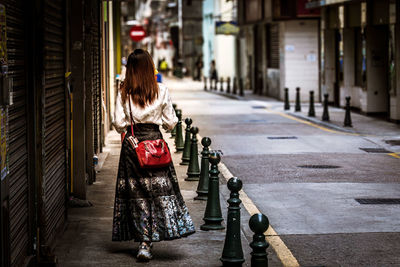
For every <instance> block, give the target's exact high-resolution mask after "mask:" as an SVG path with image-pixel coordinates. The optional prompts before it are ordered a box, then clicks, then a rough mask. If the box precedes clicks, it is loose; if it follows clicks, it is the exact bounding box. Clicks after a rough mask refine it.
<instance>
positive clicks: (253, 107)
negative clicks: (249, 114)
mask: <svg viewBox="0 0 400 267" xmlns="http://www.w3.org/2000/svg"><path fill="white" fill-rule="evenodd" d="M251 108H252V109H264V108H266V106H251Z"/></svg>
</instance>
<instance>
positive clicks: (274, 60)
mask: <svg viewBox="0 0 400 267" xmlns="http://www.w3.org/2000/svg"><path fill="white" fill-rule="evenodd" d="M270 38H271V39H270V42H271V43H270V46H271V56H270V59H271V65H270V66H271V68H273V69H279V25H278V24H271V34H270Z"/></svg>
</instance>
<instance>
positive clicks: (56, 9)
mask: <svg viewBox="0 0 400 267" xmlns="http://www.w3.org/2000/svg"><path fill="white" fill-rule="evenodd" d="M64 6H65V5H64V1H63V0H46V1H44V12H43V14H44V18H43V19H44V34H43V35H44V40H43V41H44V51H43V52H44V62H43V63H44V83H43V87H44V88H43V94H44V96H43V97H44V103H45V104H44V107H43V109H44V110H43V136H42V138H43V150H44V151H43V152H44V155H43V156H44V159H43V162H44V173H43V180H42V183H43V184H42V188H43V195H42V201H43V206H42V214H41V216H42V218H41V220H42V227H43V228H44V229H42V230H41V231H42V238H43V241H44V242H45V243H46V244H47V245H50V244H51V243H52V242H53V240H54V238H55V237H56V235H57V232H58V230H59V228H60V227H61V226H63V224H64V222H65V219H66V174H67V172H66V130H65V129H66V121H65V113H66V105H65V95H66V93H65V85H64V81H65V79H64V73H65V66H64V64H65V63H64V57H65V55H64V50H65V48H64V44H65V37H64V23H65V19H64V16H65V13H64ZM43 241H42V242H43Z"/></svg>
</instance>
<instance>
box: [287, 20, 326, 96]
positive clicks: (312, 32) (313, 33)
mask: <svg viewBox="0 0 400 267" xmlns="http://www.w3.org/2000/svg"><path fill="white" fill-rule="evenodd" d="M281 23H282V24H283V26H281V27H280V30H281V31H282V32H281V40H280V41H281V42H280V43H281V44H280V46H281V66H280V67H281V80H282V84H281V85H283V86H282V87H281V96H282V95H283V90H284V88H285V87H287V88H289V98H290V99H291V100H293V99H295V92H296V91H295V88H296V87H300V88H301V100H302V101H308V100H309V91H311V90H313V91H314V95H315V100H316V101H317V100H318V98H319V85H318V83H319V78H318V77H319V63H318V62H319V51H318V36H319V34H318V31H319V29H318V21H317V20H293V21H285V22H281Z"/></svg>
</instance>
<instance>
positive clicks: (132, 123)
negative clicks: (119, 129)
mask: <svg viewBox="0 0 400 267" xmlns="http://www.w3.org/2000/svg"><path fill="white" fill-rule="evenodd" d="M128 101H129V116H130V118H131V134H132V136H135V135H134V134H133V125H134V124H135V121H134V120H133V116H132V108H131V96H130V95H129V99H128Z"/></svg>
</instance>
